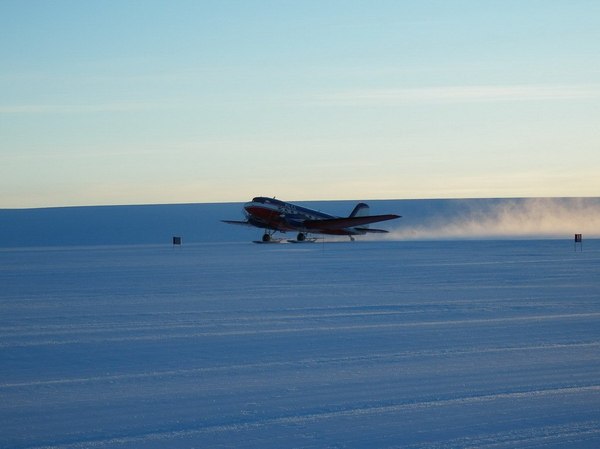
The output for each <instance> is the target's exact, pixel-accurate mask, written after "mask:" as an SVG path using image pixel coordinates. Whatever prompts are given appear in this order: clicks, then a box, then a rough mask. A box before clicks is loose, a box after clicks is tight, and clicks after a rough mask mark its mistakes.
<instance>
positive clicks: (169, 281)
mask: <svg viewBox="0 0 600 449" xmlns="http://www.w3.org/2000/svg"><path fill="white" fill-rule="evenodd" d="M0 286H1V288H0V447H2V448H13V449H21V448H174V449H177V448H225V447H227V448H285V447H294V448H296V447H305V448H308V447H311V448H321V447H349V448H391V447H397V448H400V447H401V448H457V447H461V448H598V447H600V325H599V320H600V241H598V240H587V241H584V247H583V252H575V251H574V244H573V242H572V241H571V240H537V241H534V240H532V241H525V240H521V241H508V240H505V241H450V242H439V241H429V242H406V241H405V242H398V241H387V242H364V241H362V242H355V243H350V242H343V243H325V244H321V243H314V244H302V245H291V244H281V245H253V244H252V243H212V244H211V243H204V244H194V245H190V244H185V243H184V245H183V247H181V248H173V247H171V246H170V245H146V246H140V245H138V246H135V245H132V246H97V247H63V248H42V249H32V248H30V249H4V250H0Z"/></svg>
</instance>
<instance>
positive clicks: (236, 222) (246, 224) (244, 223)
mask: <svg viewBox="0 0 600 449" xmlns="http://www.w3.org/2000/svg"><path fill="white" fill-rule="evenodd" d="M221 221H222V222H223V223H229V224H236V225H244V226H253V224H252V223H250V222H249V221H238V220H221Z"/></svg>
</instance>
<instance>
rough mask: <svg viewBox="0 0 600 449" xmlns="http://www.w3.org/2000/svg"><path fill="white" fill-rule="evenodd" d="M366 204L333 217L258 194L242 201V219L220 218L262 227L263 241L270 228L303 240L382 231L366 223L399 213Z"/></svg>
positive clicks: (265, 240) (388, 218) (227, 221)
mask: <svg viewBox="0 0 600 449" xmlns="http://www.w3.org/2000/svg"><path fill="white" fill-rule="evenodd" d="M368 211H369V206H368V205H367V204H365V203H358V204H357V205H356V207H355V208H354V210H353V211H352V213H351V214H350V215H349V216H348V217H336V216H333V215H329V214H325V213H323V212H320V211H317V210H314V209H309V208H307V207H303V206H298V205H296V204H292V203H287V202H285V201H281V200H277V199H275V198H267V197H263V196H258V197H256V198H253V199H252V201H250V202H248V203H246V204H244V215H245V216H246V220H245V221H236V220H222V221H224V222H225V223H230V224H237V225H249V226H255V227H257V228H262V229H264V230H265V234H264V236H263V241H264V242H268V241H271V235H272V233H273V232H287V231H295V232H298V237H297V241H304V240H305V239H306V234H329V235H347V236H350V238H351V239H352V236H354V235H363V234H366V233H373V232H375V233H385V232H388V231H386V230H383V229H372V228H369V224H370V223H377V222H379V221H386V220H393V219H395V218H400V216H399V215H395V214H385V215H368Z"/></svg>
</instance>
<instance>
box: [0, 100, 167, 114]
mask: <svg viewBox="0 0 600 449" xmlns="http://www.w3.org/2000/svg"><path fill="white" fill-rule="evenodd" d="M173 107H176V105H175V104H170V103H145V102H140V103H98V104H23V105H0V114H86V113H102V112H140V111H151V110H157V109H169V108H173Z"/></svg>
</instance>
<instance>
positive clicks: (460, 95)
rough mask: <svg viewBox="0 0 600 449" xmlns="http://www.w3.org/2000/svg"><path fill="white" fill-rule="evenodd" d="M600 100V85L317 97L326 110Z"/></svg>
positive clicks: (441, 89) (437, 89)
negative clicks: (352, 107) (360, 106)
mask: <svg viewBox="0 0 600 449" xmlns="http://www.w3.org/2000/svg"><path fill="white" fill-rule="evenodd" d="M587 98H600V85H512V86H510V85H509V86H502V85H496V86H485V85H484V86H442V87H417V88H406V89H355V90H347V91H340V92H334V93H329V94H322V95H317V96H315V98H314V101H315V102H316V103H317V104H320V105H325V106H359V105H367V106H395V105H401V104H407V103H476V102H512V101H551V100H554V101H556V100H577V99H587Z"/></svg>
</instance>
